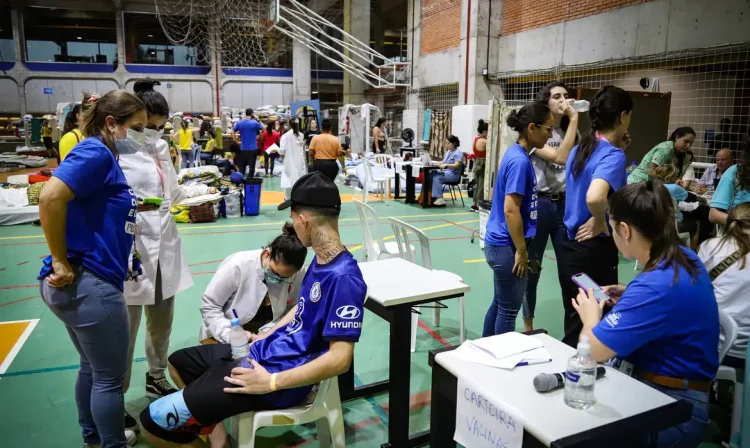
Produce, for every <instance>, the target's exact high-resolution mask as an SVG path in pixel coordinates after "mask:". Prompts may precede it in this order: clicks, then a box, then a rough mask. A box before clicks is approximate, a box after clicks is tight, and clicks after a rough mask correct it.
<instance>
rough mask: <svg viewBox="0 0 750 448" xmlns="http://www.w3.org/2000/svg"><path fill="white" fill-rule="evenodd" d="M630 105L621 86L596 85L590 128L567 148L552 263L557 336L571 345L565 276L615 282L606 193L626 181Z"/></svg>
mask: <svg viewBox="0 0 750 448" xmlns="http://www.w3.org/2000/svg"><path fill="white" fill-rule="evenodd" d="M632 110H633V99H632V98H631V97H630V95H629V94H628V93H627V92H626V91H624V90H622V89H621V88H619V87H614V86H605V87H603V88H601V89H600V90H599V91H598V92H597V93H596V96H595V97H594V100H593V102H592V104H591V108H590V109H589V118H590V119H591V129H590V130H589V131H588V132H587V133H586V134H584V135H583V137H582V138H581V143H579V144H578V145H577V146H576V147H575V148H573V150H572V151H571V153H570V155H569V156H568V161H567V163H566V166H565V188H566V196H567V197H566V201H565V217H564V223H565V228H566V230H567V232H566V235H565V238H564V240H563V243H562V248H563V250H562V255H563V257H562V259H561V260H560V259H558V260H557V266H558V269H559V270H560V282H561V287H562V297H563V307H564V309H565V319H564V328H565V336H564V337H563V340H562V341H563V342H564V343H566V344H568V345H570V346H571V347H575V346H576V345H577V344H578V337H579V335H580V333H581V328H582V324H581V318H580V317H579V315H578V312H577V311H576V310H575V308H573V305H572V301H571V299H572V298H574V297H576V295H578V286H577V285H576V284H575V283H574V282H573V280H572V279H571V278H572V277H573V276H574V275H576V274H580V273H585V274H587V275H588V276H589V277H591V279H592V280H594V282H596V283H597V284H599V285H613V284H616V283H617V281H618V279H617V265H618V263H619V259H618V256H617V247H616V246H615V243H614V241H613V240H612V236H611V234H610V230H609V225H608V223H607V198H609V196H610V195H612V194H613V193H614V192H615V191H617V190H619V189H620V188H622V187H624V186H625V184H626V179H625V175H626V172H625V165H626V157H625V152H624V148H626V147H627V146H628V144H629V143H630V137H629V134H628V128H629V127H630V117H631V112H632Z"/></svg>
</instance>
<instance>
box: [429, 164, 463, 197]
mask: <svg viewBox="0 0 750 448" xmlns="http://www.w3.org/2000/svg"><path fill="white" fill-rule="evenodd" d="M431 176H432V199H438V198H442V197H443V184H445V183H446V182H455V181H457V180H458V178H459V175H458V174H457V173H455V172H453V171H450V170H438V171H433V172H432V174H431Z"/></svg>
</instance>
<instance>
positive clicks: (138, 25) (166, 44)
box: [125, 13, 211, 65]
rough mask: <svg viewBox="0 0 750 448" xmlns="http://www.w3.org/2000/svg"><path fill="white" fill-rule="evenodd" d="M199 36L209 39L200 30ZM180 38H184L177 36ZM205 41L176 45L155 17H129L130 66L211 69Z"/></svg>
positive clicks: (128, 51) (138, 15)
mask: <svg viewBox="0 0 750 448" xmlns="http://www.w3.org/2000/svg"><path fill="white" fill-rule="evenodd" d="M195 35H196V36H207V33H206V31H205V28H202V27H198V28H197V30H196V31H195ZM175 37H176V38H180V37H182V36H175ZM202 42H203V41H202V40H201V39H195V41H194V42H192V43H188V44H187V45H173V44H172V43H171V42H170V41H169V39H168V38H167V36H166V34H165V33H164V30H163V29H162V25H161V23H160V22H159V19H158V18H157V17H156V15H155V14H145V13H125V61H126V62H127V63H129V64H165V65H211V64H210V61H208V60H207V59H208V56H207V54H208V52H207V51H206V48H205V45H203V44H202Z"/></svg>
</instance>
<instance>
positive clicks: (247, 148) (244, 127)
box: [231, 109, 263, 177]
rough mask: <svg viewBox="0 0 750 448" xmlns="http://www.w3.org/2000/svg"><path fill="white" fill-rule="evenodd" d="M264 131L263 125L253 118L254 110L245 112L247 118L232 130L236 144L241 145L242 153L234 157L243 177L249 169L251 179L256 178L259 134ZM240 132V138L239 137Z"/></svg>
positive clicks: (236, 124)
mask: <svg viewBox="0 0 750 448" xmlns="http://www.w3.org/2000/svg"><path fill="white" fill-rule="evenodd" d="M262 130H263V125H262V124H260V122H259V121H258V120H256V119H255V117H254V116H253V110H252V109H247V110H246V111H245V118H244V119H243V120H240V121H238V122H237V123H235V125H234V127H233V128H232V132H231V137H232V140H234V142H235V143H237V144H238V145H240V152H239V153H237V155H235V157H234V165H235V166H236V167H237V171H239V172H240V173H241V174H242V175H243V176H244V175H245V171H246V170H247V168H248V167H249V168H250V172H249V173H248V174H247V175H248V176H249V177H255V162H256V161H257V160H258V140H257V139H258V133H259V132H261V131H262ZM238 132H239V134H240V136H239V138H238V137H237V133H238Z"/></svg>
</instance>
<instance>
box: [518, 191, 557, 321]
mask: <svg viewBox="0 0 750 448" xmlns="http://www.w3.org/2000/svg"><path fill="white" fill-rule="evenodd" d="M536 204H537V209H536V210H537V221H536V235H535V236H534V238H532V240H531V244H530V245H529V263H531V262H532V261H537V262H539V268H540V269H541V266H542V260H543V259H544V250H545V249H546V248H547V239H548V238H549V237H552V247H554V249H555V257H557V260H558V262H560V260H561V259H562V258H561V256H560V254H561V251H562V242H563V239H564V238H565V232H566V228H565V223H563V217H564V216H565V199H560V200H559V201H552V200H550V199H548V198H545V197H541V196H540V197H539V200H538V201H537V203H536ZM540 276H541V272H539V271H538V273H536V274H534V273H533V272H531V271H529V280H528V282H527V283H526V294H524V298H523V318H524V319H533V318H534V310H535V309H536V288H537V285H538V284H539V277H540ZM561 284H562V283H561Z"/></svg>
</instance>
